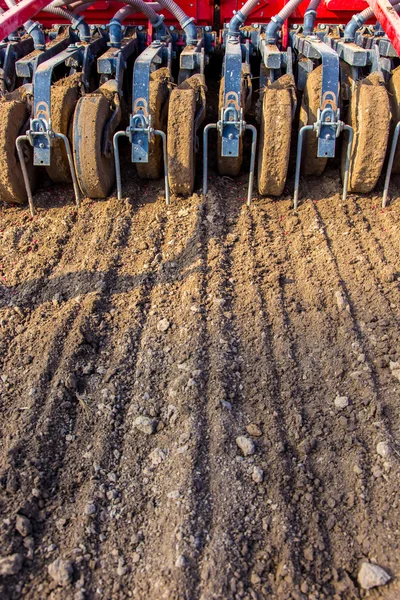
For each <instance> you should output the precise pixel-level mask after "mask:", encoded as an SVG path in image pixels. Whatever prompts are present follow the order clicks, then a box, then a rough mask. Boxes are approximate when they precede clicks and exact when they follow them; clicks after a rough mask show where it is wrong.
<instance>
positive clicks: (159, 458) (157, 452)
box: [149, 448, 165, 467]
mask: <svg viewBox="0 0 400 600" xmlns="http://www.w3.org/2000/svg"><path fill="white" fill-rule="evenodd" d="M149 458H150V460H151V464H152V465H153V466H155V467H157V466H158V465H159V464H161V463H162V462H163V460H165V452H164V451H163V450H161V448H154V450H153V451H152V452H150V454H149Z"/></svg>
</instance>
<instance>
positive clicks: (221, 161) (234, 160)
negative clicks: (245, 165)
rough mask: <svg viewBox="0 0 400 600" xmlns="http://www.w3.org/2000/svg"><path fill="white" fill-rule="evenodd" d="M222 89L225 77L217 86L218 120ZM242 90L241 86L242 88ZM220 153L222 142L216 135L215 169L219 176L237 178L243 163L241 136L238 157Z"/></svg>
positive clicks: (221, 104) (221, 106)
mask: <svg viewBox="0 0 400 600" xmlns="http://www.w3.org/2000/svg"><path fill="white" fill-rule="evenodd" d="M224 87H225V77H222V79H221V83H220V86H219V102H218V119H219V118H220V115H221V109H222V108H223V106H224ZM242 88H243V86H242ZM243 96H244V90H243V89H242V93H241V99H242V108H243V103H244V98H243ZM221 152H222V140H221V135H220V134H219V133H218V148H217V167H218V173H219V174H220V175H228V177H237V175H239V173H240V169H241V168H242V162H243V136H241V137H240V140H239V154H238V156H232V157H230V156H221Z"/></svg>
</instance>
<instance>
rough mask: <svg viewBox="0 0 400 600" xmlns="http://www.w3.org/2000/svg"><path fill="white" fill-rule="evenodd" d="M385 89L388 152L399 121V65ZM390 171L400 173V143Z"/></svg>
mask: <svg viewBox="0 0 400 600" xmlns="http://www.w3.org/2000/svg"><path fill="white" fill-rule="evenodd" d="M387 90H388V93H389V102H390V109H391V113H392V120H391V127H390V140H389V146H388V152H390V148H391V144H392V139H393V134H394V129H395V127H396V125H397V123H398V122H399V121H400V108H399V103H400V67H397V69H395V70H394V71H393V73H392V76H391V78H390V79H389V82H388V85H387ZM392 173H400V144H399V145H398V146H397V150H396V154H395V155H394V162H393V169H392Z"/></svg>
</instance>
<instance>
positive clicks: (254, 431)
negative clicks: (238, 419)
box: [246, 423, 262, 437]
mask: <svg viewBox="0 0 400 600" xmlns="http://www.w3.org/2000/svg"><path fill="white" fill-rule="evenodd" d="M246 431H247V433H248V434H249V435H252V436H254V437H261V436H262V431H261V429H260V428H259V427H258V425H256V424H255V423H249V425H247V426H246Z"/></svg>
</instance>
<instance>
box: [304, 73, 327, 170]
mask: <svg viewBox="0 0 400 600" xmlns="http://www.w3.org/2000/svg"><path fill="white" fill-rule="evenodd" d="M321 94H322V66H321V65H320V66H319V67H317V68H316V69H314V70H313V71H311V73H310V74H309V75H308V77H307V82H306V86H305V88H304V92H303V98H302V101H301V107H300V117H299V130H300V129H301V128H302V127H304V125H314V123H316V121H317V115H318V110H319V108H320V106H321ZM317 153H318V138H317V136H316V135H315V132H314V131H306V133H305V135H304V138H303V148H302V171H303V174H304V175H322V173H323V172H324V170H325V167H326V163H327V162H328V159H327V158H325V157H321V158H319V157H318V156H317Z"/></svg>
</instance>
